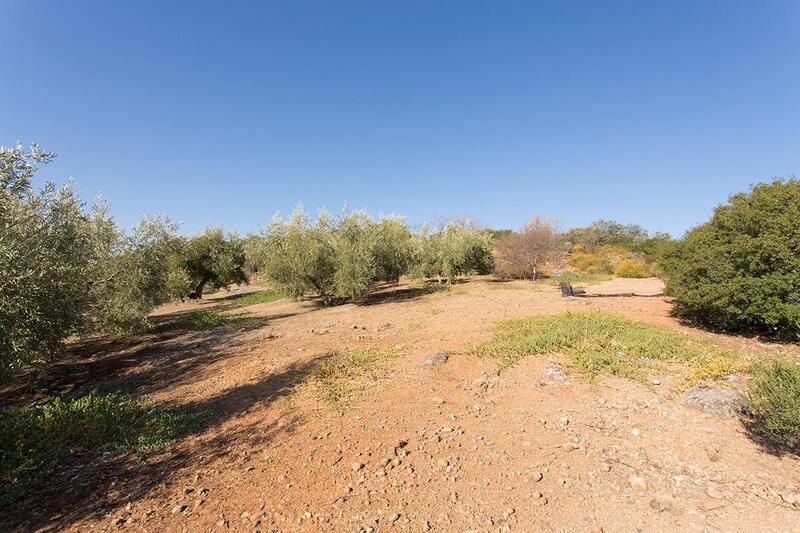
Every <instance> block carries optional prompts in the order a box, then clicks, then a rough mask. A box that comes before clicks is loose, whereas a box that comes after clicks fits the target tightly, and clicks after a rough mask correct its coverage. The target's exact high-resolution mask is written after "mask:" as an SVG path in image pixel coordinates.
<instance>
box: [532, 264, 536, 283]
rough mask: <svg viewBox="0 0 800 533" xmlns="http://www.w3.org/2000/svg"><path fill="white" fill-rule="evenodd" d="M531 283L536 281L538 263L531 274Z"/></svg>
mask: <svg viewBox="0 0 800 533" xmlns="http://www.w3.org/2000/svg"><path fill="white" fill-rule="evenodd" d="M531 283H536V265H534V267H533V274H531Z"/></svg>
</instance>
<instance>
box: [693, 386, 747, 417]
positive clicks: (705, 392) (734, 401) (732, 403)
mask: <svg viewBox="0 0 800 533" xmlns="http://www.w3.org/2000/svg"><path fill="white" fill-rule="evenodd" d="M681 403H682V404H683V405H685V406H687V407H691V408H692V409H698V410H700V411H703V412H704V413H708V414H710V415H715V416H719V417H722V418H733V417H736V416H738V415H739V414H741V413H742V412H743V407H742V406H743V396H742V393H740V392H739V391H735V390H733V389H717V388H715V387H708V386H705V385H698V386H695V387H692V388H691V389H689V390H687V391H686V392H684V393H683V397H682V398H681Z"/></svg>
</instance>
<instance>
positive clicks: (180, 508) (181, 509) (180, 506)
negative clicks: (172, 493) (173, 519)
mask: <svg viewBox="0 0 800 533" xmlns="http://www.w3.org/2000/svg"><path fill="white" fill-rule="evenodd" d="M188 508H189V506H188V505H186V504H185V503H184V504H178V505H176V506H175V507H173V508H172V514H178V513H182V512H184V511H186V509H188Z"/></svg>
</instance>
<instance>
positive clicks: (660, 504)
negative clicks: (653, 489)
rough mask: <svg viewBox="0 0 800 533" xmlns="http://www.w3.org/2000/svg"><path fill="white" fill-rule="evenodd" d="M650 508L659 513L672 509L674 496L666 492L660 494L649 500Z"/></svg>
mask: <svg viewBox="0 0 800 533" xmlns="http://www.w3.org/2000/svg"><path fill="white" fill-rule="evenodd" d="M650 508H651V509H654V510H656V511H658V512H659V513H663V512H664V511H672V510H673V509H674V508H675V498H673V497H672V496H670V495H668V494H660V495H658V496H655V497H653V498H652V499H651V500H650Z"/></svg>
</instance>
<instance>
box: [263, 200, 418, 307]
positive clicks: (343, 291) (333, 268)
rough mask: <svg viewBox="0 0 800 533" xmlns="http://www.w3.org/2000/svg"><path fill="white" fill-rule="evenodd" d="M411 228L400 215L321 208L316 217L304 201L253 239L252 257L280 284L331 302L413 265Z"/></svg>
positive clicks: (356, 296) (355, 297) (355, 294)
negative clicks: (307, 210)
mask: <svg viewBox="0 0 800 533" xmlns="http://www.w3.org/2000/svg"><path fill="white" fill-rule="evenodd" d="M411 251H412V250H411V232H410V231H409V230H408V228H407V227H406V225H405V223H404V222H403V221H402V220H401V219H399V218H396V217H389V218H385V219H382V220H380V221H378V222H376V221H375V220H373V219H372V218H371V217H370V216H369V215H368V214H366V213H364V212H361V211H355V212H347V211H342V213H340V214H339V216H337V217H334V216H332V215H330V214H329V213H327V212H325V211H321V212H320V213H319V214H318V216H317V219H316V220H315V221H313V222H312V221H311V218H310V217H309V216H308V215H307V214H306V213H305V212H304V211H303V208H302V207H298V208H297V209H296V210H295V212H294V213H293V214H292V216H291V217H290V218H288V219H284V218H282V217H280V216H276V217H275V218H274V219H273V221H272V222H271V223H270V224H269V225H268V226H267V227H266V228H265V229H264V230H263V231H262V233H261V236H260V238H259V239H252V238H251V239H250V240H249V242H248V252H247V255H248V261H249V262H252V263H253V264H254V266H255V268H257V269H258V271H259V274H261V275H263V276H264V277H265V278H266V279H267V280H268V281H269V282H271V283H272V284H273V285H274V286H275V287H276V288H277V289H279V290H281V291H283V292H285V293H286V294H288V295H290V296H292V297H295V298H299V297H301V296H303V295H306V294H313V295H316V296H319V297H320V299H321V300H322V303H323V304H325V305H330V304H332V303H335V302H336V301H337V300H340V299H344V298H349V299H353V300H358V299H359V298H360V297H362V296H363V295H364V294H366V293H367V292H368V291H369V290H370V288H371V287H372V284H373V282H375V281H397V280H398V279H399V278H400V276H401V275H402V274H404V273H405V272H406V270H407V268H408V264H409V260H410V254H411Z"/></svg>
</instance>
